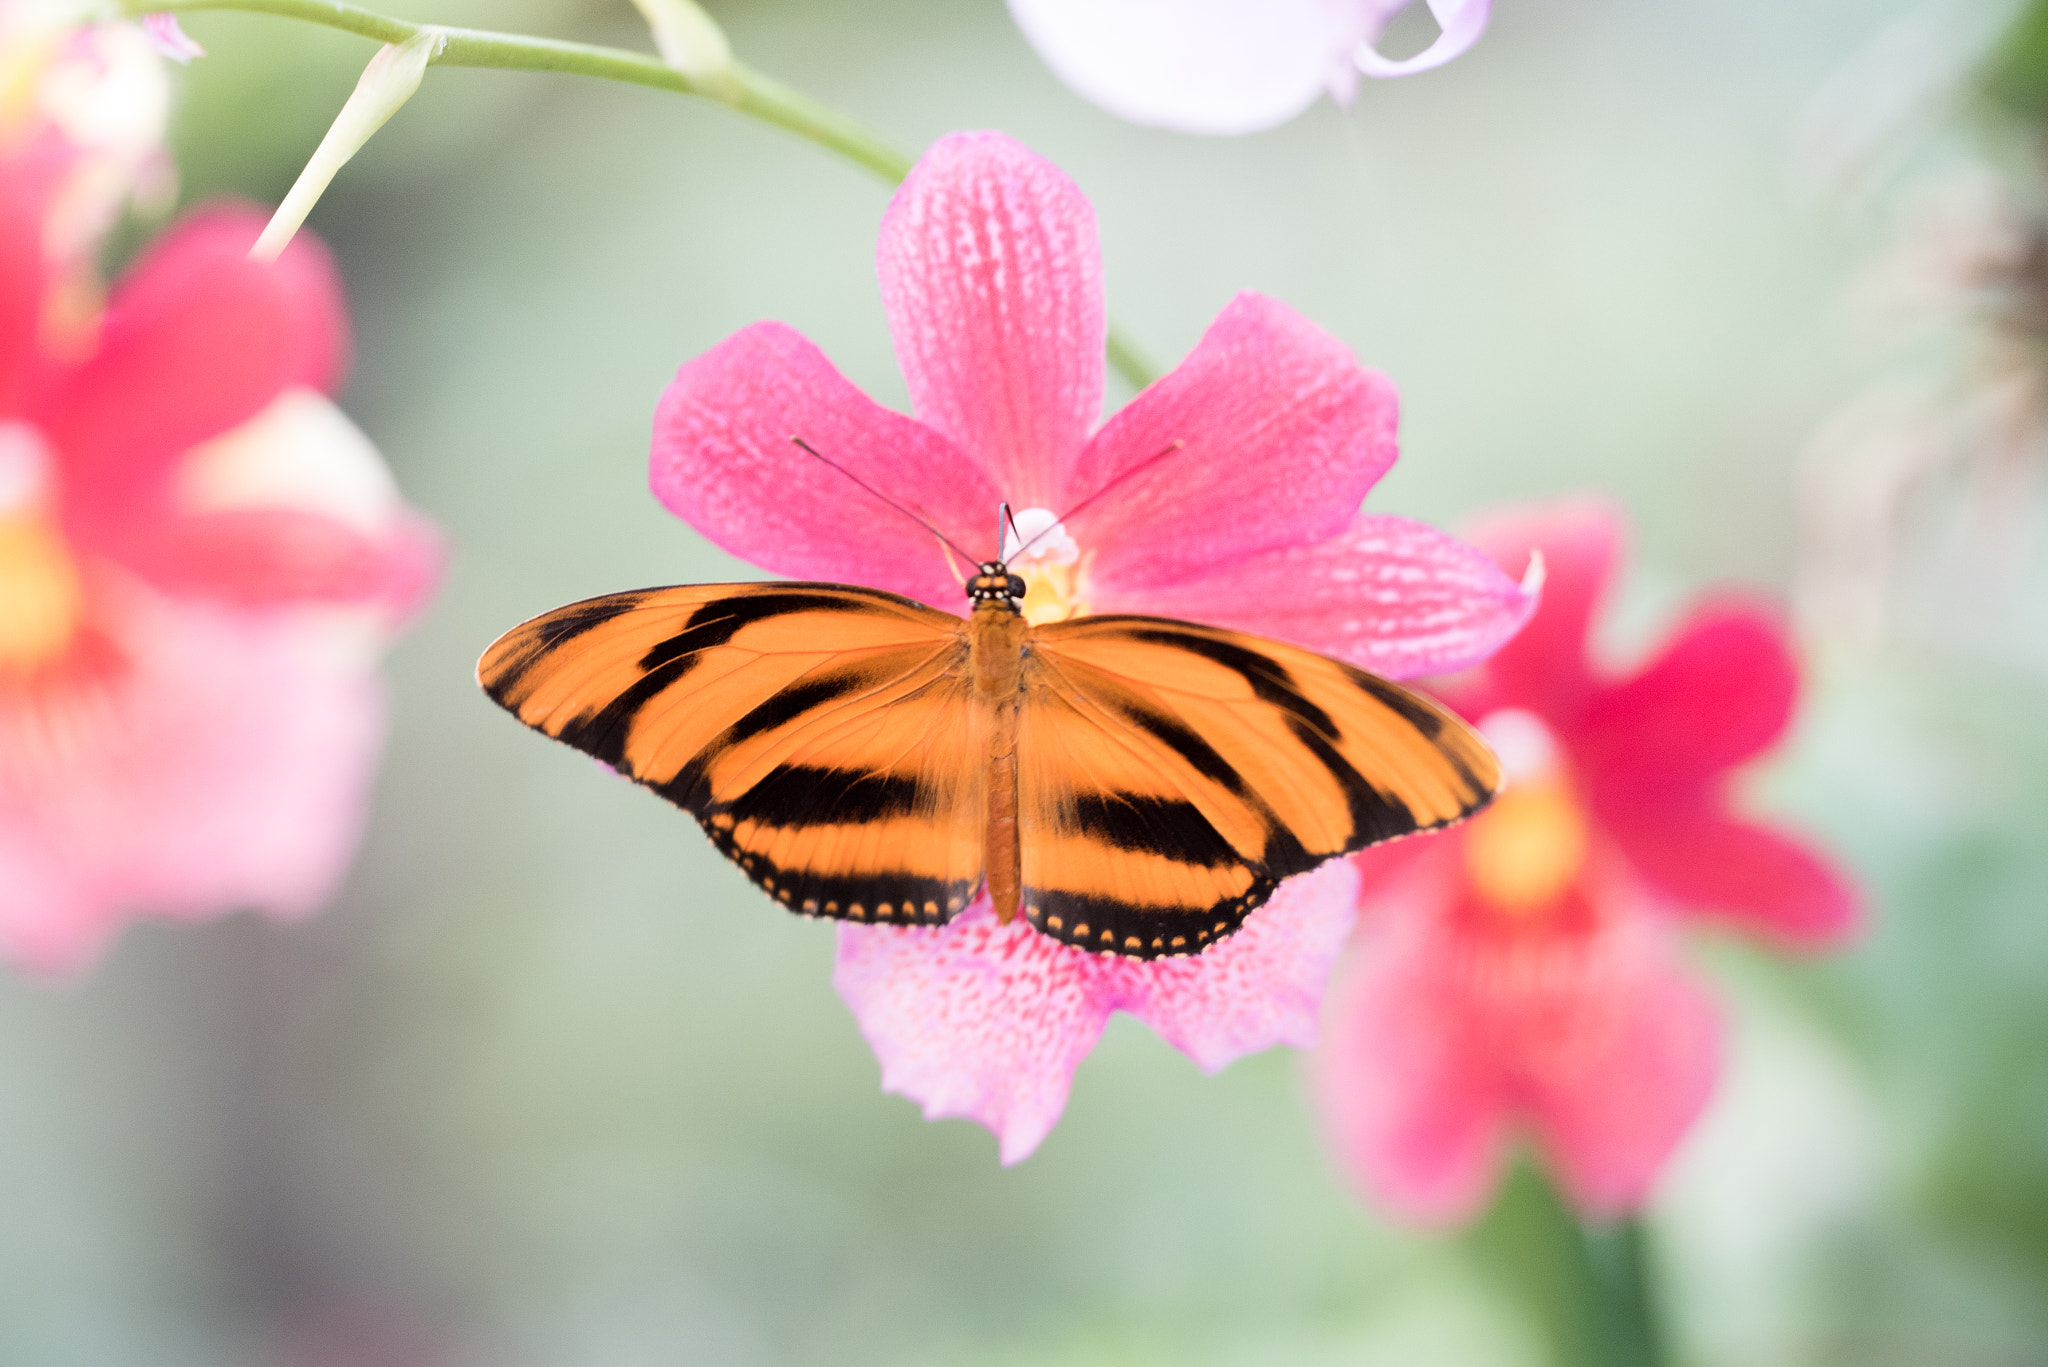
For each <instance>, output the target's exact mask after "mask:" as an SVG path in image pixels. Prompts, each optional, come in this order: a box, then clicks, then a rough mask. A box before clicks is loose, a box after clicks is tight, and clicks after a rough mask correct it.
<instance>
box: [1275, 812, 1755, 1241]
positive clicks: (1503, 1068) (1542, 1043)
mask: <svg viewBox="0 0 2048 1367" xmlns="http://www.w3.org/2000/svg"><path fill="white" fill-rule="evenodd" d="M1459 838H1460V837H1458V836H1456V835H1453V836H1450V837H1446V838H1444V839H1443V840H1442V841H1440V842H1438V843H1439V844H1440V846H1442V847H1443V849H1442V853H1441V856H1440V857H1438V858H1434V859H1432V860H1429V861H1427V862H1421V861H1418V862H1417V863H1415V864H1413V865H1411V866H1410V868H1409V870H1408V872H1407V874H1406V875H1405V877H1404V878H1403V880H1402V881H1401V883H1400V884H1399V886H1398V887H1397V888H1396V889H1395V890H1393V891H1391V892H1389V893H1388V894H1386V900H1385V901H1383V903H1382V905H1380V906H1379V907H1378V908H1377V911H1376V914H1375V915H1374V916H1373V917H1372V918H1370V919H1368V920H1367V921H1366V922H1364V928H1363V932H1362V934H1361V937H1360V940H1359V944H1358V951H1357V957H1356V962H1355V963H1354V965H1353V968H1352V970H1351V971H1350V972H1349V973H1348V974H1344V975H1340V982H1339V986H1338V987H1337V989H1336V990H1335V991H1334V992H1333V993H1332V999H1331V1000H1332V1005H1331V1022H1330V1027H1329V1032H1328V1040H1327V1043H1326V1044H1325V1046H1324V1048H1323V1049H1322V1050H1321V1051H1320V1053H1319V1055H1318V1057H1317V1060H1316V1064H1317V1066H1316V1072H1315V1076H1316V1079H1317V1088H1318V1095H1319V1096H1320V1098H1321V1099H1322V1102H1323V1111H1324V1115H1325V1117H1326V1121H1327V1124H1328V1126H1329V1128H1330V1132H1331V1136H1332V1140H1333V1142H1334V1144H1335V1146H1336V1148H1337V1152H1338V1155H1339V1157H1340V1158H1341V1159H1343V1160H1344V1162H1345V1164H1346V1166H1347V1168H1348V1169H1349V1170H1350V1172H1351V1173H1352V1174H1353V1176H1354V1177H1355V1178H1356V1179H1357V1180H1358V1181H1359V1182H1360V1184H1361V1185H1362V1186H1363V1187H1364V1188H1365V1189H1366V1190H1367V1192H1368V1193H1369V1194H1370V1195H1372V1196H1373V1197H1374V1198H1375V1199H1377V1200H1378V1201H1380V1202H1382V1203H1384V1204H1385V1205H1387V1206H1388V1207H1390V1208H1391V1209H1393V1210H1394V1211H1396V1212H1397V1213H1399V1214H1401V1215H1403V1216H1404V1217H1406V1218H1409V1219H1413V1220H1419V1221H1428V1222H1442V1221H1450V1220H1457V1219H1462V1218H1465V1217H1468V1216H1470V1215H1472V1214H1473V1213H1475V1212H1476V1210H1477V1209H1478V1207H1479V1205H1480V1204H1481V1203H1482V1202H1483V1201H1484V1199H1485V1197H1486V1195H1487V1193H1488V1192H1489V1191H1490V1190H1491V1188H1492V1185H1493V1179H1494V1177H1495V1175H1496V1170H1497V1168H1498V1165H1499V1160H1500V1155H1501V1153H1502V1149H1503V1144H1504V1141H1505V1140H1506V1139H1507V1138H1508V1137H1509V1135H1511V1134H1513V1133H1514V1132H1516V1131H1517V1130H1518V1129H1522V1128H1526V1129H1528V1130H1529V1131H1531V1132H1533V1135H1534V1137H1535V1139H1536V1140H1537V1142H1538V1143H1539V1145H1541V1147H1542V1148H1543V1150H1544V1152H1545V1153H1546V1155H1548V1157H1549V1158H1550V1160H1551V1162H1552V1163H1553V1164H1554V1165H1555V1166H1556V1167H1557V1169H1558V1171H1559V1173H1560V1175H1561V1177H1562V1178H1563V1180H1564V1183H1565V1185H1566V1188H1567V1190H1568V1191H1569V1193H1570V1194H1571V1196H1572V1197H1573V1199H1574V1201H1575V1203H1576V1204H1578V1205H1579V1206H1580V1207H1581V1208H1582V1209H1585V1210H1587V1211H1589V1212H1592V1213H1595V1214H1603V1215H1611V1214H1616V1213H1619V1212H1620V1211H1622V1210H1624V1209H1626V1208H1628V1207H1630V1206H1633V1205H1634V1204H1636V1203H1637V1202H1639V1201H1640V1200H1641V1199H1642V1198H1643V1197H1644V1196H1645V1195H1646V1194H1647V1192H1648V1190H1649V1186H1650V1183H1651V1182H1652V1180H1653V1179H1654V1178H1655V1177H1656V1175H1657V1173H1658V1172H1659V1171H1660V1170H1661V1169H1662V1167H1663V1165H1664V1163H1665V1161H1666V1160H1667V1159H1668V1158H1669V1157H1670V1154H1671V1152H1672V1150H1673V1149H1674V1148H1675V1147H1676V1146H1677V1144H1678V1141H1679V1140H1680V1139H1682V1138H1683V1137H1684V1135H1685V1133H1686V1131H1687V1130H1688V1129H1689V1128H1690V1126H1691V1124H1692V1122H1693V1120H1694V1119H1696V1118H1697V1116H1698V1114H1699V1112H1700V1110H1701V1109H1702V1107H1703V1106H1704V1105H1705V1103H1706V1100H1707V1098H1708V1096H1709V1095H1710V1094H1711V1092H1712V1089H1713V1083H1714V1079H1715V1077H1716V1075H1717V1073H1718V1070H1719V1023H1718V1018H1717V1016H1716V1014H1715V1012H1714V1009H1713V1007H1712V1005H1711V1003H1709V1002H1708V1001H1707V999H1706V997H1705V995H1704V993H1702V992H1701V991H1700V989H1699V988H1698V987H1697V986H1696V985H1695V984H1694V983H1693V982H1692V981H1691V980H1690V979H1689V978H1688V977H1686V976H1685V975H1684V974H1683V973H1682V972H1680V971H1679V970H1678V968H1677V967H1676V965H1675V962H1674V958H1673V955H1672V947H1671V945H1670V943H1669V938H1668V934H1667V932H1666V931H1665V929H1664V928H1663V926H1662V924H1661V922H1660V921H1659V919H1658V918H1657V916H1656V915H1655V913H1654V912H1653V911H1651V910H1650V909H1649V908H1648V907H1647V905H1646V904H1644V903H1642V902H1640V901H1638V900H1632V899H1630V898H1629V897H1627V895H1626V894H1623V895H1620V896H1615V895H1612V894H1610V895H1607V896H1603V897H1602V898H1601V902H1602V909H1601V910H1599V911H1598V912H1597V913H1595V915H1594V919H1593V920H1592V921H1591V922H1590V923H1586V922H1584V921H1580V922H1579V923H1577V924H1573V923H1571V922H1569V921H1566V922H1552V923H1549V924H1542V923H1533V924H1529V925H1518V924H1516V923H1514V922H1512V921H1511V920H1509V919H1508V918H1505V917H1502V916H1500V915H1499V913H1497V912H1495V911H1491V910H1489V909H1486V908H1483V907H1475V906H1473V905H1471V904H1470V903H1468V902H1466V901H1465V898H1466V896H1467V894H1466V892H1465V889H1464V887H1463V879H1462V871H1461V869H1460V867H1459V863H1458V860H1457V852H1456V849H1455V844H1456V842H1457V840H1458V839H1459Z"/></svg>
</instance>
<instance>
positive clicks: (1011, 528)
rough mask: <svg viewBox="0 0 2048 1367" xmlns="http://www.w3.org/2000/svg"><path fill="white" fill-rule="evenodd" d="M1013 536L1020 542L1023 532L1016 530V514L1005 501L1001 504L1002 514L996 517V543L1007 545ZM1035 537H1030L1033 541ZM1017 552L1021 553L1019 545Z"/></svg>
mask: <svg viewBox="0 0 2048 1367" xmlns="http://www.w3.org/2000/svg"><path fill="white" fill-rule="evenodd" d="M1013 538H1014V539H1015V540H1017V541H1018V542H1020V543H1021V542H1022V541H1023V540H1024V533H1022V532H1020V531H1018V530H1017V516H1016V514H1014V513H1012V512H1011V511H1010V505H1009V504H1007V503H1005V504H1003V505H1002V515H1001V516H999V517H998V518H997V519H996V544H997V545H999V546H1001V545H1007V544H1008V543H1009V542H1010V540H1011V539H1013ZM1037 539H1038V538H1036V537H1033V538H1032V540H1034V541H1035V540H1037ZM1018 554H1020V555H1021V554H1023V547H1022V546H1021V545H1020V546H1019V547H1018ZM1003 559H1005V560H1007V559H1009V557H1008V556H1004V557H1003Z"/></svg>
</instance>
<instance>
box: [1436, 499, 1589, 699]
mask: <svg viewBox="0 0 2048 1367" xmlns="http://www.w3.org/2000/svg"><path fill="white" fill-rule="evenodd" d="M1622 535H1623V534H1622V517H1621V514H1620V512H1619V511H1617V510H1616V509H1614V508H1613V507H1611V506H1609V505H1608V504H1606V503H1603V502H1600V501H1597V500H1591V499H1582V500H1574V501H1570V502H1564V503H1555V504H1550V505H1548V506H1538V507H1535V508H1530V509H1526V510H1517V511H1515V512H1513V513H1506V514H1500V515H1497V516H1495V517H1492V518H1488V519H1484V520H1482V521H1479V522H1476V523H1475V524H1474V525H1472V526H1470V527H1467V528H1466V529H1465V536H1466V539H1467V540H1468V541H1470V542H1471V543H1472V544H1473V545H1475V546H1477V547H1479V549H1480V550H1482V551H1485V552H1486V553H1487V554H1488V555H1490V556H1492V557H1493V558H1494V560H1495V561H1496V562H1497V563H1498V564H1499V565H1500V567H1501V568H1502V569H1503V570H1505V571H1507V572H1508V573H1509V574H1510V575H1515V576H1518V577H1519V576H1521V575H1524V574H1526V573H1527V572H1528V567H1529V564H1530V562H1531V560H1532V559H1533V558H1534V555H1535V554H1536V553H1540V554H1541V555H1542V558H1543V603H1542V606H1541V607H1539V608H1538V609H1537V610H1536V614H1535V616H1533V617H1532V618H1530V620H1529V623H1528V625H1527V626H1525V627H1523V628H1522V630H1521V632H1520V633H1518V634H1517V635H1516V636H1515V638H1514V639H1513V640H1511V641H1509V642H1508V643H1507V644H1506V645H1505V646H1502V647H1501V649H1500V650H1499V651H1498V652H1497V653H1496V654H1495V655H1494V656H1493V658H1492V659H1490V660H1488V661H1487V664H1486V671H1485V672H1486V674H1487V675H1488V676H1489V678H1488V680H1487V682H1488V684H1489V685H1490V687H1489V689H1488V692H1489V693H1490V694H1491V695H1492V696H1491V698H1490V700H1489V702H1488V706H1489V707H1491V706H1512V707H1526V708H1528V709H1529V710H1531V711H1533V712H1536V713H1538V714H1539V715H1541V716H1542V717H1543V718H1544V719H1545V720H1546V721H1548V722H1550V724H1551V725H1552V726H1555V727H1558V728H1559V729H1561V730H1565V731H1572V730H1574V729H1575V728H1576V726H1577V724H1578V722H1579V719H1580V716H1581V714H1582V713H1583V712H1584V710H1585V708H1586V706H1587V704H1588V703H1589V702H1590V701H1591V699H1592V697H1593V695H1594V692H1595V690H1596V686H1597V685H1596V681H1595V679H1594V677H1593V673H1592V666H1591V662H1590V660H1589V658H1588V655H1587V636H1588V633H1589V631H1590V630H1591V628H1592V623H1593V616H1594V614H1595V613H1596V612H1597V611H1598V610H1599V608H1600V606H1601V604H1602V603H1603V602H1604V601H1605V600H1606V596H1607V589H1608V583H1609V581H1610V579H1611V578H1612V576H1613V573H1614V568H1615V565H1616V563H1617V561H1618V560H1619V559H1620V556H1621V546H1622Z"/></svg>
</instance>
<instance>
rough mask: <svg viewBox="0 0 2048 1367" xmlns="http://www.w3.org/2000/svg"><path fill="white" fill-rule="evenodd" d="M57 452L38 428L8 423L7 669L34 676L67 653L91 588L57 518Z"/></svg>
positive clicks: (4, 503) (4, 476)
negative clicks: (53, 515)
mask: <svg viewBox="0 0 2048 1367" xmlns="http://www.w3.org/2000/svg"><path fill="white" fill-rule="evenodd" d="M49 476H50V460H49V453H48V451H47V450H46V449H45V448H44V446H43V441H42V438H41V437H40V436H38V435H37V434H36V432H35V430H34V429H33V428H30V427H28V426H26V425H25V424H22V423H18V422H10V423H0V670H5V671H8V672H19V673H26V672H28V671H30V670H33V669H35V668H37V667H38V666H40V665H45V664H48V663H49V662H50V661H52V660H54V659H56V658H57V657H58V656H60V655H62V654H63V653H64V652H65V650H66V649H67V648H69V646H70V645H71V638H72V636H73V635H75V634H76V633H77V631H78V622H79V617H80V616H81V614H82V613H83V612H84V609H85V585H84V583H83V582H82V581H81V580H80V578H79V574H78V563H77V562H76V561H75V560H73V559H72V558H71V550H70V548H69V547H68V546H66V545H65V543H64V537H63V534H62V533H61V532H59V531H58V529H57V527H56V525H55V524H54V523H53V522H52V521H51V519H50V516H49V512H48V504H49V495H48V486H49Z"/></svg>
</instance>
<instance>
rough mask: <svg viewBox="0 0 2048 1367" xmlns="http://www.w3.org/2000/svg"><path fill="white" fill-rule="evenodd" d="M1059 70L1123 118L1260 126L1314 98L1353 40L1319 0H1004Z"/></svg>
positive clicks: (1198, 127) (1336, 12)
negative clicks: (1247, 0) (1255, 0)
mask: <svg viewBox="0 0 2048 1367" xmlns="http://www.w3.org/2000/svg"><path fill="white" fill-rule="evenodd" d="M1009 3H1010V14H1011V15H1012V17H1014V18H1015V19H1016V21H1017V27H1018V28H1020V29H1022V30H1023V32H1024V36H1025V38H1026V39H1028V40H1029V41H1030V43H1031V46H1032V47H1033V48H1035V49H1037V52H1038V55H1039V56H1040V57H1041V58H1043V59H1044V61H1045V64H1046V65H1047V66H1049V67H1051V68H1052V70H1053V74H1054V75H1056V76H1058V77H1059V78H1060V80H1062V81H1064V82H1065V83H1066V84H1067V86H1068V87H1069V88H1071V89H1072V90H1073V91H1074V92H1075V93H1076V94H1078V95H1080V96H1081V97H1082V98H1083V99H1086V100H1088V101H1090V102H1092V103H1094V104H1097V105H1100V106H1101V107H1102V108H1104V109H1106V110H1108V111H1109V112H1110V113H1112V114H1114V115H1116V116H1117V117H1118V118H1120V119H1127V120H1129V121H1130V122H1132V123H1137V124H1144V125H1147V126H1149V127H1154V128H1170V129H1173V130H1175V131H1176V132H1181V133H1207V134H1223V135H1228V134H1236V133H1254V132H1257V131H1259V130H1260V129H1262V128H1271V127H1274V126H1275V125H1277V124H1282V123H1285V122H1287V120H1289V119H1291V118H1293V117H1294V116H1295V115H1297V114H1299V113H1301V112H1302V111H1303V110H1304V109H1307V108H1308V107H1309V106H1310V105H1311V104H1314V103H1315V101H1316V97H1317V96H1319V95H1321V94H1322V93H1323V90H1324V88H1325V86H1326V84H1327V83H1328V80H1329V75H1330V68H1331V66H1332V59H1333V58H1335V57H1337V56H1339V55H1340V54H1341V53H1342V52H1343V51H1344V49H1345V46H1346V40H1347V38H1349V37H1350V36H1351V34H1350V31H1349V25H1348V24H1347V22H1346V16H1345V14H1344V13H1343V11H1344V6H1342V5H1331V4H1327V3H1322V2H1321V0H1261V3H1258V4H1246V3H1244V0H1009Z"/></svg>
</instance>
